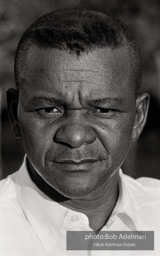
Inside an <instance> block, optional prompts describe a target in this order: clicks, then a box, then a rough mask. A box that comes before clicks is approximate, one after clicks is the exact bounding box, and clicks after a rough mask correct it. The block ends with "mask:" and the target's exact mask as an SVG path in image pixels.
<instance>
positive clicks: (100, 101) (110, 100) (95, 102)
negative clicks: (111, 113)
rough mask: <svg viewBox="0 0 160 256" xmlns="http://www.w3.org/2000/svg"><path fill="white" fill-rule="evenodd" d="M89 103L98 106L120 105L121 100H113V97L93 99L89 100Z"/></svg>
mask: <svg viewBox="0 0 160 256" xmlns="http://www.w3.org/2000/svg"><path fill="white" fill-rule="evenodd" d="M90 103H91V104H93V105H99V104H102V105H104V104H106V103H117V104H122V103H123V99H121V98H115V97H112V98H108V97H107V98H102V99H93V100H90Z"/></svg>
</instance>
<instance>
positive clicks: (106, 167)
mask: <svg viewBox="0 0 160 256" xmlns="http://www.w3.org/2000/svg"><path fill="white" fill-rule="evenodd" d="M15 80H16V86H17V90H14V89H10V90H8V92H7V96H8V97H7V99H8V109H9V115H10V119H11V122H12V128H13V132H14V134H15V136H16V137H17V138H21V139H22V142H23V145H24V149H25V152H26V156H25V159H24V163H23V165H22V167H21V168H20V170H19V171H18V172H16V173H15V174H13V175H11V176H9V177H8V178H7V179H6V180H3V181H1V185H0V191H1V197H0V200H1V204H0V227H1V234H0V252H1V253H0V255H5V256H6V255H7V256H8V255H12V256H13V255H16V256H17V255H38V256H40V255H120V252H116V251H98V252H96V251H90V250H89V251H68V250H66V232H67V231H73V230H74V231H95V232H96V233H98V232H99V231H112V230H115V231H116V230H119V231H122V230H124V231H133V230H136V231H137V230H140V231H141V230H143V231H145V230H146V231H150V230H153V231H155V241H156V242H157V240H158V232H157V231H158V228H159V227H160V221H158V219H156V218H157V216H158V214H159V213H160V186H159V185H160V183H159V181H157V180H154V179H147V178H145V179H144V178H143V179H140V180H139V181H136V180H133V179H132V178H130V177H128V176H127V175H124V174H123V173H122V171H121V170H120V167H121V165H122V163H123V161H124V160H125V158H126V155H127V153H128V150H129V147H130V145H131V143H132V141H135V140H137V139H138V137H139V136H140V134H141V132H142V130H143V127H144V125H145V122H146V118H147V112H148V106H149V95H148V94H146V93H143V94H142V93H140V83H141V59H140V54H139V50H138V46H137V43H136V40H135V38H134V37H133V36H132V35H131V33H130V32H129V31H128V29H127V27H126V26H125V25H124V24H122V23H121V22H120V21H118V20H115V19H113V18H111V17H109V16H107V15H106V14H103V13H99V12H96V11H88V10H78V9H71V10H70V9H68V10H60V11H57V12H53V13H50V14H47V15H45V16H43V17H41V18H40V19H39V20H38V21H36V22H35V23H34V24H32V25H31V26H30V27H29V29H28V30H27V31H26V32H25V33H24V35H23V37H22V39H21V41H20V43H19V45H18V48H17V52H16V58H15ZM157 249H158V243H156V244H155V251H151V252H149V255H158V254H156V253H157ZM96 253H97V254H96ZM122 253H123V255H131V254H130V252H129V251H126V252H125V251H124V252H123V251H122ZM133 253H135V254H133ZM132 255H143V252H140V253H139V254H138V253H137V251H135V252H133V251H132ZM144 255H148V254H147V253H146V251H145V252H144Z"/></svg>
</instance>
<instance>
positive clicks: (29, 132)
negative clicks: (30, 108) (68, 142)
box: [19, 115, 53, 155]
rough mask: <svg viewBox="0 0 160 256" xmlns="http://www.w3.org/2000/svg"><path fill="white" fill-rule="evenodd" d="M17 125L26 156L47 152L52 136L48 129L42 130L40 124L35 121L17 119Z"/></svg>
mask: <svg viewBox="0 0 160 256" xmlns="http://www.w3.org/2000/svg"><path fill="white" fill-rule="evenodd" d="M19 124H20V129H21V135H22V142H23V145H24V149H25V151H26V152H27V154H34V155H35V154H38V155H39V154H43V153H44V152H46V151H47V149H48V147H49V145H50V143H52V141H53V139H52V134H51V132H49V131H48V129H46V128H44V127H45V126H44V125H43V123H42V122H38V121H36V119H33V118H29V117H28V115H27V116H26V118H24V117H23V118H19Z"/></svg>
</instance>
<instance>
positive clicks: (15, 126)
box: [7, 89, 21, 139]
mask: <svg viewBox="0 0 160 256" xmlns="http://www.w3.org/2000/svg"><path fill="white" fill-rule="evenodd" d="M7 106H8V115H9V120H10V123H11V126H12V130H13V133H14V135H15V136H16V138H18V139H19V138H21V132H20V126H19V122H18V115H17V111H18V91H17V90H14V89H8V90H7Z"/></svg>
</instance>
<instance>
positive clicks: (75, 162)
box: [55, 158, 100, 165]
mask: <svg viewBox="0 0 160 256" xmlns="http://www.w3.org/2000/svg"><path fill="white" fill-rule="evenodd" d="M98 161H100V160H99V159H91V158H89V159H86V158H85V159H79V160H73V159H60V160H56V161H55V162H56V163H58V164H71V165H82V164H89V163H95V162H98Z"/></svg>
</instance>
